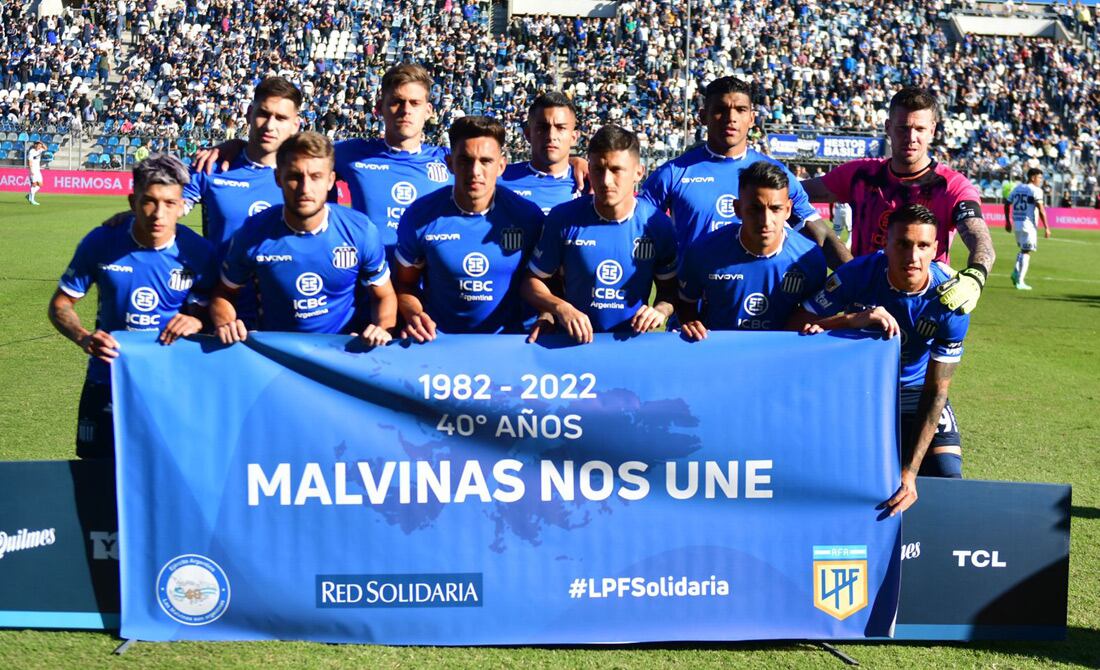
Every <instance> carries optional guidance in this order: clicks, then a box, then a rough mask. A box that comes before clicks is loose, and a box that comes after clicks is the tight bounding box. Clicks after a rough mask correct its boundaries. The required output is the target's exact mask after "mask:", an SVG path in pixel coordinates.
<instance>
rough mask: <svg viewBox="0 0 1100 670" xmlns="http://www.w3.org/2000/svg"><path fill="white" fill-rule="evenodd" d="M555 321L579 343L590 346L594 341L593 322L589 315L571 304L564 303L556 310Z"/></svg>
mask: <svg viewBox="0 0 1100 670" xmlns="http://www.w3.org/2000/svg"><path fill="white" fill-rule="evenodd" d="M554 321H555V322H556V323H558V324H560V325H561V327H562V330H564V331H565V332H567V333H569V337H571V338H573V339H574V340H576V341H577V342H578V343H580V344H588V343H589V342H591V341H592V321H591V320H590V319H589V318H588V315H587V314H585V313H584V312H582V311H580V310H579V309H577V308H576V307H574V306H572V305H570V304H569V303H567V302H562V303H561V304H560V305H558V306H557V308H556V309H555V310H554Z"/></svg>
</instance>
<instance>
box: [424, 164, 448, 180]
mask: <svg viewBox="0 0 1100 670" xmlns="http://www.w3.org/2000/svg"><path fill="white" fill-rule="evenodd" d="M447 176H448V173H447V166H446V165H445V164H444V163H440V162H439V161H436V162H434V163H428V179H431V180H432V181H434V182H439V183H443V182H445V181H447Z"/></svg>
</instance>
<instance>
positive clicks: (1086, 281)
mask: <svg viewBox="0 0 1100 670" xmlns="http://www.w3.org/2000/svg"><path fill="white" fill-rule="evenodd" d="M989 276H990V277H1006V278H1007V277H1011V275H1006V274H1001V273H999V272H991V273H989ZM1039 279H1042V280H1043V281H1068V282H1074V283H1077V284H1100V279H1074V278H1072V277H1039Z"/></svg>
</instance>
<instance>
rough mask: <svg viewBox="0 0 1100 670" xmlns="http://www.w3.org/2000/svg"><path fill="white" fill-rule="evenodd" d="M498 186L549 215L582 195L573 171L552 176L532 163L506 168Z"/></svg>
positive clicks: (498, 181) (514, 164) (513, 164)
mask: <svg viewBox="0 0 1100 670" xmlns="http://www.w3.org/2000/svg"><path fill="white" fill-rule="evenodd" d="M497 184H500V185H501V186H505V187H507V188H508V189H509V190H511V191H512V192H514V193H515V194H516V195H521V196H523V197H524V198H527V199H528V200H530V201H531V202H533V203H535V204H536V205H538V206H539V207H540V208H541V209H542V213H543V214H549V213H550V210H551V209H553V208H554V207H557V206H558V205H560V204H562V203H563V202H569V201H570V200H572V199H574V198H576V197H577V196H579V195H580V193H578V192H577V190H576V183H575V182H574V181H573V170H572V169H569V170H566V171H565V173H563V174H561V175H552V174H549V173H547V172H539V171H538V170H536V169H535V168H534V167H532V165H531V164H530V163H512V164H511V165H509V166H508V167H506V168H504V174H502V175H501V176H500V179H498V180H497Z"/></svg>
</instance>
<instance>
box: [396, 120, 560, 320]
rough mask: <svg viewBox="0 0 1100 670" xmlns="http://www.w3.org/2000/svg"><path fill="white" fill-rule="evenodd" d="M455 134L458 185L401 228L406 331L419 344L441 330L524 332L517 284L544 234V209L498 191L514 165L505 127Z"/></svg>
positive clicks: (431, 198) (493, 123) (468, 125)
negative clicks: (506, 147)
mask: <svg viewBox="0 0 1100 670" xmlns="http://www.w3.org/2000/svg"><path fill="white" fill-rule="evenodd" d="M448 135H449V136H450V141H451V153H450V154H449V155H448V157H447V161H448V165H449V167H450V169H451V172H452V173H453V174H454V180H455V183H454V187H453V188H452V189H442V190H439V191H435V192H434V193H431V194H429V195H427V196H424V197H423V198H421V199H419V200H417V201H416V202H415V203H413V205H412V206H411V207H409V208H408V209H407V210H406V211H405V214H404V215H403V216H402V217H401V224H400V226H399V227H398V229H397V251H396V254H395V256H396V259H397V281H396V284H397V295H398V308H399V309H400V311H401V316H402V317H403V319H404V321H405V323H406V326H405V328H404V330H403V331H402V332H403V334H404V336H405V337H411V338H413V339H415V340H416V341H417V342H427V341H431V340H433V339H435V336H436V331H437V330H439V331H442V332H444V333H500V332H509V333H519V332H522V330H523V321H524V318H523V310H522V309H521V301H520V296H519V287H518V286H517V284H518V283H519V281H520V278H521V277H522V275H521V272H522V270H523V268H525V267H526V266H527V261H528V259H529V258H530V255H531V250H532V248H533V247H534V246H535V243H536V242H537V241H538V237H539V233H540V232H541V231H542V219H543V215H542V210H541V209H539V207H538V206H537V205H535V204H534V203H532V202H531V201H529V200H526V199H524V198H522V197H520V196H518V195H516V194H515V193H513V192H511V191H509V190H508V189H506V188H503V187H498V186H497V178H499V177H500V174H501V172H503V171H504V166H505V164H506V162H505V159H504V155H503V153H502V150H503V147H504V144H505V137H504V126H502V125H501V124H500V122H499V121H497V120H496V119H491V118H489V117H485V116H464V117H462V118H460V119H458V120H456V121H455V122H454V123H453V124H452V125H451V128H450V130H449V131H448ZM422 279H423V287H422V288H421V280H422Z"/></svg>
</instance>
